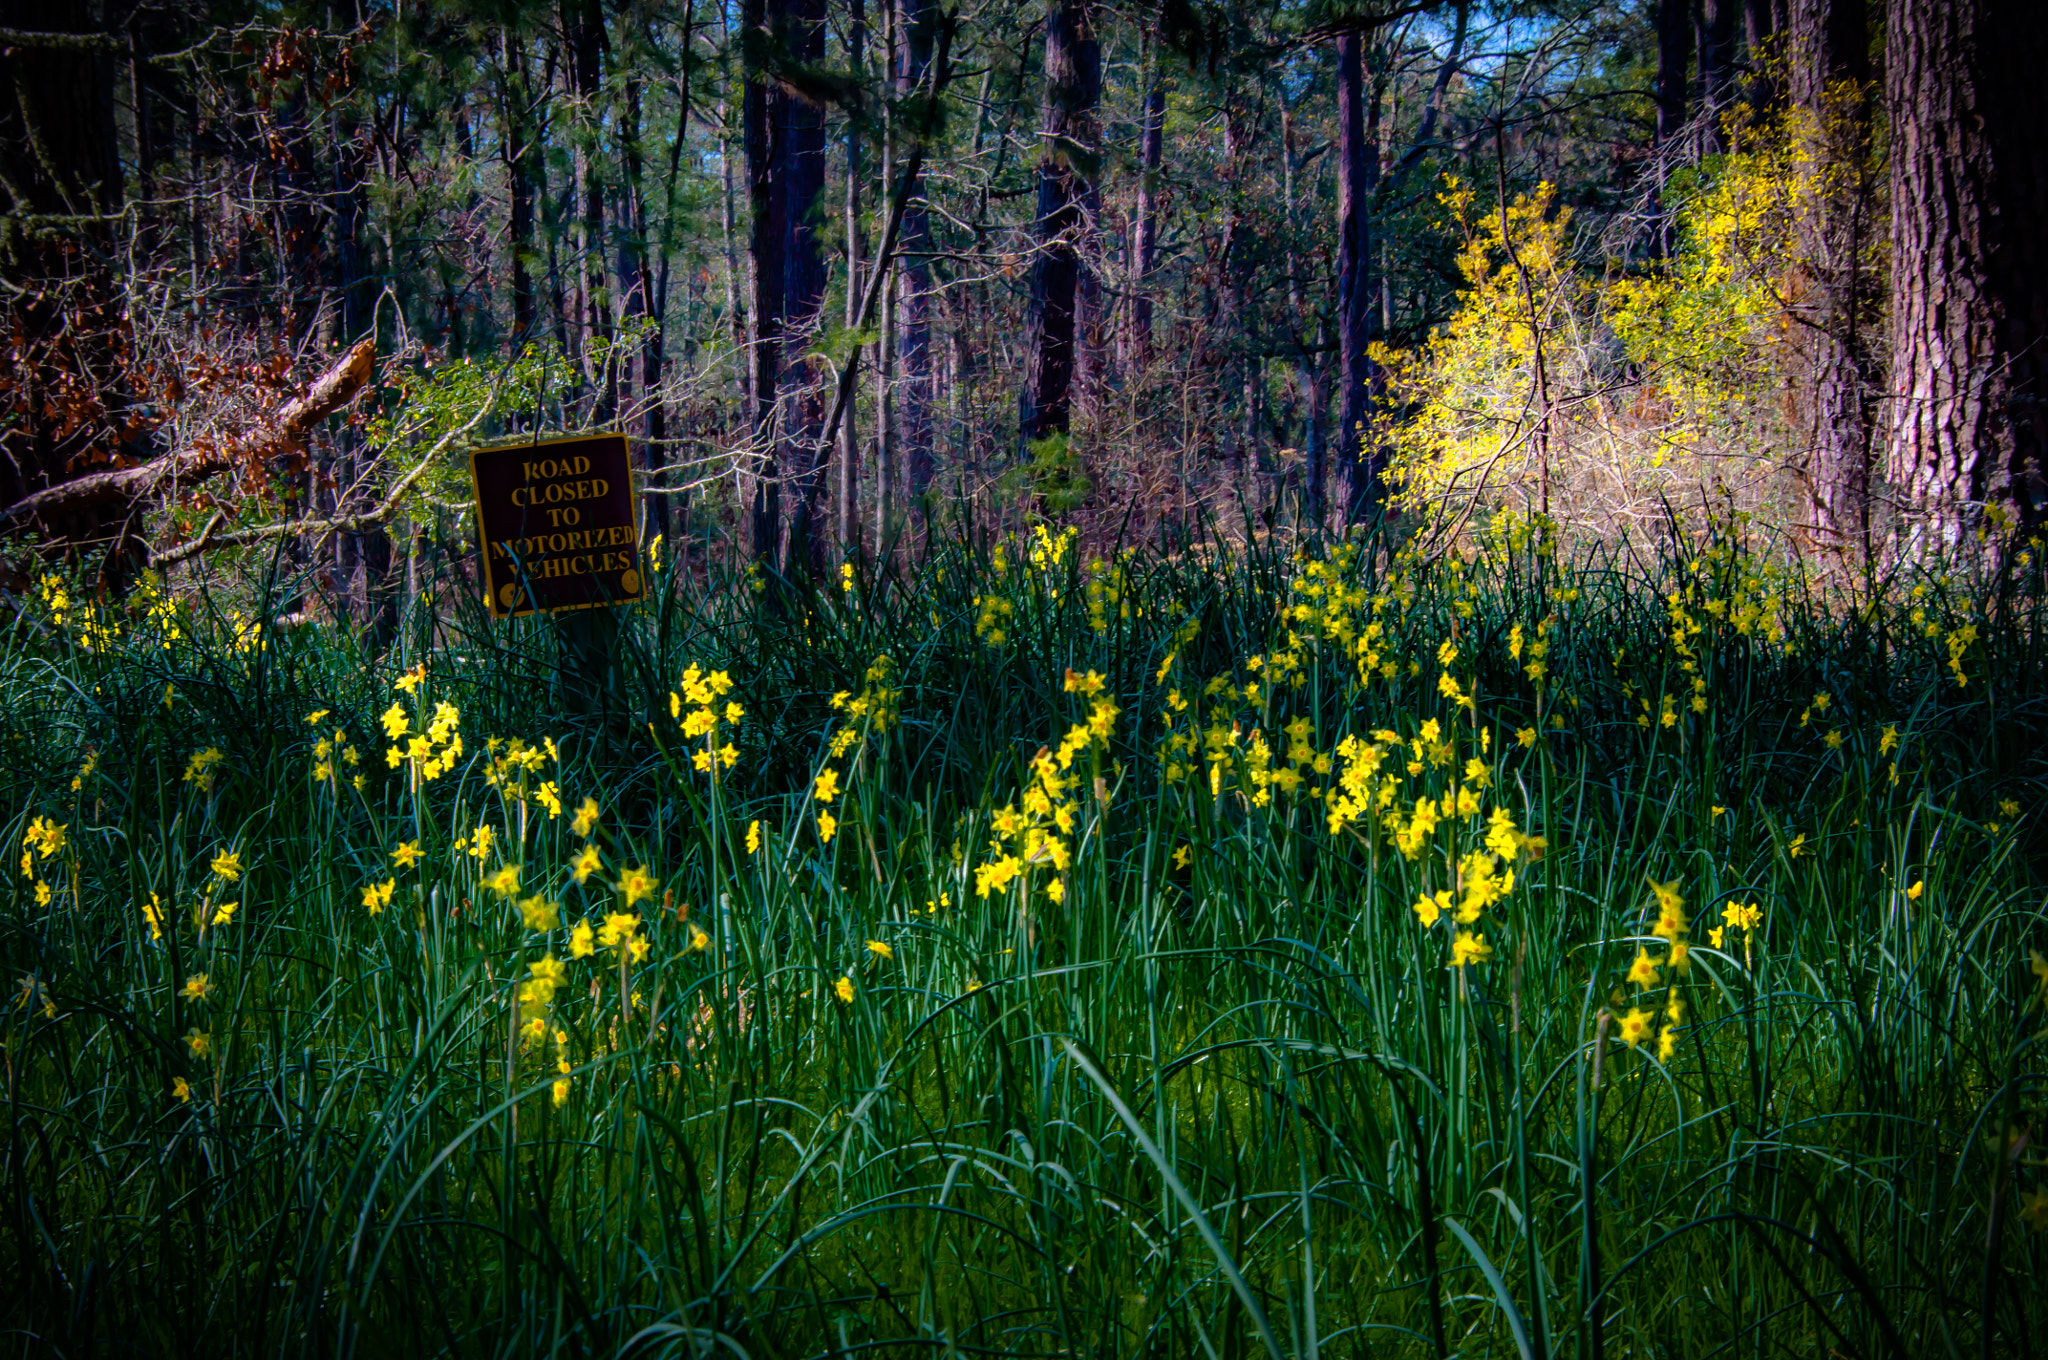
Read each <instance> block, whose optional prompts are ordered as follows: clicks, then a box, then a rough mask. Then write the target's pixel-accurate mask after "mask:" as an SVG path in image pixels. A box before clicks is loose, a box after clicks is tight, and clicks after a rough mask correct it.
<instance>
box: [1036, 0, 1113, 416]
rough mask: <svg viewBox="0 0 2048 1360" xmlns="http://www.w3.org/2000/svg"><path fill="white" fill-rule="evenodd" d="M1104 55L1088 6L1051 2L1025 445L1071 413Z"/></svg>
mask: <svg viewBox="0 0 2048 1360" xmlns="http://www.w3.org/2000/svg"><path fill="white" fill-rule="evenodd" d="M1101 91H1102V61H1101V51H1100V48H1099V47H1098V46H1097V43H1096V40H1095V28H1094V9H1093V5H1092V3H1090V0H1051V8H1050V11H1049V12H1048V14H1047V16H1046V28H1045V99H1044V103H1043V105H1042V106H1041V109H1040V120H1039V127H1040V138H1039V147H1040V150H1039V161H1038V211H1037V216H1036V218H1035V220H1034V223H1033V233H1032V234H1033V238H1034V242H1035V244H1036V246H1037V254H1036V256H1035V257H1034V259H1033V260H1032V265H1031V283H1030V294H1029V316H1028V322H1027V327H1028V334H1029V345H1030V352H1029V357H1028V359H1027V360H1026V369H1025V374H1024V389H1023V396H1022V400H1021V401H1020V402H1019V408H1020V409H1019V412H1018V428H1019V431H1020V433H1021V434H1022V436H1023V439H1024V442H1025V443H1027V444H1028V443H1030V442H1031V441H1033V440H1038V439H1043V438H1045V437H1046V436H1048V435H1051V434H1064V433H1065V432H1066V431H1067V428H1068V425H1069V423H1070V421H1071V418H1072V414H1073V381H1074V361H1075V354H1074V348H1075V345H1074V342H1075V310H1076V302H1077V293H1078V291H1079V283H1080V273H1081V254H1080V251H1079V249H1078V248H1077V240H1078V238H1079V236H1080V235H1081V232H1082V231H1083V229H1084V227H1085V225H1086V221H1085V217H1086V200H1087V193H1088V190H1089V187H1090V185H1091V184H1092V181H1093V178H1094V168H1095V154H1096V152H1095V105H1096V101H1097V99H1098V97H1099V96H1100V94H1101Z"/></svg>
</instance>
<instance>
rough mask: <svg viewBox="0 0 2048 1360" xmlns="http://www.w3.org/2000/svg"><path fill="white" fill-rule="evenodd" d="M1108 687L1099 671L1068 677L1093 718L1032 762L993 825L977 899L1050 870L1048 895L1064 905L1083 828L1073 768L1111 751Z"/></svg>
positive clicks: (1112, 715)
mask: <svg viewBox="0 0 2048 1360" xmlns="http://www.w3.org/2000/svg"><path fill="white" fill-rule="evenodd" d="M1107 687H1108V684H1107V681H1105V680H1104V679H1103V677H1102V675H1101V674H1100V673H1099V672H1097V671H1089V672H1088V673H1086V674H1085V675H1083V674H1078V673H1076V672H1074V671H1072V670H1069V671H1068V672H1067V675H1066V691H1067V693H1069V694H1076V695H1079V696H1081V697H1082V698H1083V699H1086V700H1088V701H1089V711H1088V717H1087V719H1086V720H1085V721H1082V722H1077V723H1075V724H1073V726H1071V727H1070V728H1068V730H1067V734H1066V736H1064V737H1062V738H1061V739H1060V744H1059V748H1058V749H1057V750H1056V751H1055V750H1052V749H1041V750H1040V751H1039V752H1038V754H1037V755H1036V756H1034V757H1033V758H1032V761H1031V773H1030V776H1029V777H1028V778H1027V779H1026V781H1025V784H1024V790H1023V793H1022V794H1021V795H1020V797H1019V798H1018V800H1017V801H1016V802H1014V803H1010V804H1007V805H1005V806H1004V807H1003V808H1002V809H1001V810H999V811H998V812H997V813H996V814H995V816H994V817H993V818H992V819H991V820H990V829H991V830H992V831H993V832H994V833H995V840H994V842H993V843H992V844H991V845H990V847H989V852H990V853H989V858H988V859H987V860H985V861H984V862H983V863H982V864H980V865H978V866H977V867H976V868H975V870H974V891H975V895H976V896H978V897H988V896H991V895H992V894H995V893H999V892H1001V891H1003V890H1004V889H1006V888H1007V887H1009V885H1010V884H1011V883H1013V882H1015V881H1017V880H1018V879H1019V878H1023V877H1025V876H1027V875H1028V874H1029V873H1030V872H1031V871H1033V870H1035V869H1038V868H1040V867H1045V868H1047V869H1049V870H1050V871H1051V873H1052V875H1053V876H1052V877H1051V878H1050V879H1049V880H1048V881H1047V883H1046V885H1045V895H1046V896H1047V897H1049V898H1051V899H1052V900H1053V901H1055V902H1059V901H1062V900H1064V899H1065V897H1066V892H1067V884H1066V875H1067V870H1068V869H1069V868H1071V867H1072V865H1073V853H1074V847H1073V842H1074V836H1075V833H1076V831H1077V829H1078V827H1079V825H1080V814H1079V810H1078V809H1077V807H1076V805H1075V801H1074V792H1075V788H1076V786H1077V785H1079V784H1080V782H1081V776H1080V775H1079V774H1077V773H1076V772H1075V771H1074V768H1073V767H1074V762H1075V761H1076V760H1077V759H1078V758H1079V757H1080V756H1081V755H1082V754H1083V753H1084V752H1090V751H1092V752H1094V753H1095V754H1096V755H1097V757H1098V758H1099V756H1100V754H1101V753H1102V752H1103V751H1105V750H1106V749H1107V748H1108V745H1109V738H1110V736H1111V734H1112V733H1113V732H1114V730H1115V727H1116V716H1117V712H1118V709H1117V707H1116V705H1115V704H1114V703H1112V702H1111V701H1110V699H1109V698H1108V696H1107V695H1106V693H1105V690H1106V689H1107ZM1096 793H1097V797H1098V798H1100V797H1102V796H1103V786H1102V783H1101V779H1100V776H1098V777H1097V780H1096Z"/></svg>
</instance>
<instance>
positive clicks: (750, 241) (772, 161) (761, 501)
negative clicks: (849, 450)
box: [740, 0, 784, 562]
mask: <svg viewBox="0 0 2048 1360" xmlns="http://www.w3.org/2000/svg"><path fill="white" fill-rule="evenodd" d="M777 3H778V5H779V4H781V3H782V0H777ZM741 13H742V16H743V18H742V27H743V34H742V37H741V40H740V41H741V44H742V46H743V48H745V49H746V50H747V51H748V57H749V59H748V69H747V78H746V88H745V90H744V92H743V93H742V95H741V100H740V104H741V110H740V121H741V124H742V126H743V127H744V129H745V137H746V157H747V203H748V229H747V263H748V271H749V273H750V274H751V276H752V278H751V283H752V285H753V287H752V292H753V297H752V299H751V301H752V308H751V310H752V313H753V317H752V320H753V333H752V336H751V339H752V345H751V359H752V363H751V371H752V374H753V378H752V383H751V386H752V390H753V400H754V410H753V422H752V423H753V444H754V447H755V450H756V464H757V468H756V473H755V477H754V486H753V498H752V499H753V504H752V506H751V520H752V539H753V541H752V545H751V547H752V551H753V555H754V557H755V559H756V560H757V561H767V562H773V561H774V558H775V552H776V549H777V547H778V546H779V544H778V539H779V538H780V534H781V520H782V485H781V479H780V476H779V474H778V469H777V466H776V437H777V429H776V426H777V421H776V407H777V404H778V398H779V396H780V393H781V387H782V245H783V242H782V207H783V198H784V196H783V195H782V194H780V193H778V192H775V191H774V190H775V181H776V179H777V178H778V175H777V169H776V163H777V161H778V160H779V150H778V147H779V142H778V137H777V134H778V132H779V131H780V129H779V125H777V124H775V123H773V122H772V121H771V120H770V118H769V112H768V110H769V92H768V82H769V76H768V74H767V72H766V71H765V70H764V69H763V65H762V63H763V60H764V57H765V55H766V51H767V49H768V48H769V47H770V45H772V44H773V42H774V41H775V39H774V37H773V35H772V34H771V32H770V30H769V27H768V21H767V17H766V14H765V11H764V9H763V0H742V7H741Z"/></svg>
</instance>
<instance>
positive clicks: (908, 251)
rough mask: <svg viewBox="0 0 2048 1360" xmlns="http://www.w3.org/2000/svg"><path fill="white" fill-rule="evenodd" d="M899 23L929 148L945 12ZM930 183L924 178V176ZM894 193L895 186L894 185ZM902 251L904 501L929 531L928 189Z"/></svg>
mask: <svg viewBox="0 0 2048 1360" xmlns="http://www.w3.org/2000/svg"><path fill="white" fill-rule="evenodd" d="M893 3H895V4H896V6H897V19H896V52H897V59H896V95H897V99H898V101H899V103H901V104H902V106H903V107H904V109H905V113H906V116H907V117H909V118H911V119H913V120H917V121H918V122H919V124H920V125H919V126H917V127H914V128H912V129H911V131H912V132H913V133H914V136H915V139H916V141H917V142H918V143H919V144H922V143H923V142H924V141H925V140H926V138H927V136H928V135H929V133H930V131H931V129H930V128H929V127H926V126H923V123H924V122H926V121H928V120H927V119H926V114H927V113H928V112H929V111H928V110H926V109H925V108H924V107H923V106H922V104H920V103H919V102H918V101H917V98H916V96H917V93H918V91H919V90H920V89H921V88H922V87H923V86H924V85H925V83H926V81H927V79H928V78H929V76H930V67H931V62H932V42H933V32H934V26H935V25H936V24H937V22H938V6H937V4H936V3H934V0H893ZM918 178H919V180H920V181H922V180H923V178H924V177H923V175H922V174H920V175H919V176H918ZM890 188H891V190H892V191H893V189H894V186H893V185H891V186H890ZM900 233H901V234H900V236H899V240H898V246H897V261H898V273H897V277H896V286H897V288H898V290H899V292H900V300H899V301H898V304H897V310H896V325H897V335H898V339H897V347H896V362H897V367H898V370H899V372H900V374H901V377H900V379H899V381H898V383H897V392H898V401H899V403H900V409H899V411H898V414H897V426H896V428H897V433H898V438H899V442H900V445H901V457H902V460H903V481H904V494H905V500H906V501H907V508H908V509H909V510H910V512H911V513H912V514H914V515H915V516H916V517H917V523H918V524H919V526H920V527H927V518H928V510H929V507H928V506H927V504H926V496H927V494H928V493H929V492H930V490H931V484H932V470H933V466H934V463H933V458H932V406H933V400H934V395H935V394H934V392H933V386H932V324H931V292H932V271H931V249H932V232H931V218H930V216H929V214H927V212H926V211H925V203H924V185H923V184H922V183H921V182H920V183H917V184H913V185H911V186H910V198H909V202H908V205H907V206H906V207H905V208H904V210H903V225H902V227H901V228H900Z"/></svg>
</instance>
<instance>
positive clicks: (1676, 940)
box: [1615, 879, 1720, 1062]
mask: <svg viewBox="0 0 2048 1360" xmlns="http://www.w3.org/2000/svg"><path fill="white" fill-rule="evenodd" d="M1650 891H1651V894H1652V896H1653V897H1654V898H1655V900H1656V904H1657V924H1656V925H1654V926H1652V927H1651V929H1650V933H1651V935H1652V936H1653V937H1655V938H1656V939H1659V940H1662V941H1663V942H1664V945H1665V953H1664V956H1663V957H1662V958H1659V957H1657V956H1656V955H1654V954H1652V953H1651V952H1650V950H1649V947H1648V946H1644V945H1639V946H1637V948H1636V956H1635V959H1634V960H1633V961H1632V962H1631V963H1630V964H1629V966H1628V976H1627V978H1626V983H1627V985H1628V986H1630V987H1632V988H1634V989H1635V995H1634V996H1633V997H1628V998H1625V997H1623V995H1622V993H1621V992H1620V991H1619V990H1617V991H1616V993H1615V1005H1616V1006H1617V1007H1619V1006H1622V1005H1624V1004H1626V1005H1627V1006H1628V1010H1627V1011H1626V1012H1624V1013H1623V1014H1622V1015H1621V1016H1620V1017H1619V1023H1618V1026H1617V1029H1616V1034H1617V1035H1618V1037H1619V1038H1620V1039H1621V1041H1622V1042H1623V1043H1624V1044H1627V1045H1628V1046H1629V1047H1630V1048H1634V1047H1636V1045H1638V1044H1640V1043H1642V1042H1643V1041H1644V1040H1645V1039H1647V1038H1649V1037H1650V1035H1651V1033H1652V1032H1654V1033H1655V1034H1656V1036H1657V1061H1658V1062H1669V1061H1671V1056H1672V1054H1674V1053H1675V1052H1677V1050H1678V1027H1679V1026H1680V1025H1683V1024H1684V1023H1685V996H1684V994H1683V993H1682V992H1681V991H1680V990H1679V979H1680V978H1681V977H1682V976H1683V975H1684V974H1685V973H1686V972H1687V971H1688V970H1689V969H1690V968H1691V967H1692V960H1691V958H1690V952H1689V951H1690V949H1691V946H1690V945H1689V944H1688V943H1687V940H1686V933H1687V931H1688V929H1689V928H1690V922H1689V921H1688V920H1687V918H1686V914H1685V898H1684V897H1683V896H1682V895H1681V894H1680V893H1679V891H1678V882H1677V880H1676V879H1674V880H1672V881H1671V882H1669V883H1659V882H1657V881H1656V880H1655V879H1652V880H1651V881H1650ZM1714 938H1715V943H1716V945H1717V947H1718V944H1719V938H1720V932H1719V931H1716V932H1714ZM1659 991H1661V992H1662V993H1663V995H1662V997H1661V998H1660V997H1659V996H1657V995H1656V994H1657V993H1658V992H1659ZM1637 1003H1643V1004H1637Z"/></svg>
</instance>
